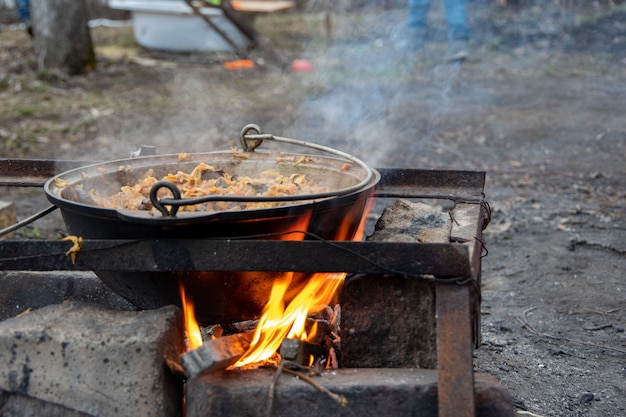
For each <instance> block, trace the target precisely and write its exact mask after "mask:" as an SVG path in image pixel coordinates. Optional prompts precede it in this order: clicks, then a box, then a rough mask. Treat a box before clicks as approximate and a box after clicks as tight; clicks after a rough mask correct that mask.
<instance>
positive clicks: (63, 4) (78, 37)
mask: <svg viewBox="0 0 626 417" xmlns="http://www.w3.org/2000/svg"><path fill="white" fill-rule="evenodd" d="M31 9H32V10H31V14H32V21H33V29H34V35H35V54H36V57H37V67H38V69H39V70H40V71H44V70H51V69H56V70H60V71H62V72H65V73H67V74H69V75H76V74H82V73H85V72H87V71H89V70H91V69H93V68H94V66H95V63H96V56H95V53H94V49H93V44H92V42H91V34H90V32H89V26H88V24H87V23H88V20H87V7H86V5H85V1H84V0H32V1H31Z"/></svg>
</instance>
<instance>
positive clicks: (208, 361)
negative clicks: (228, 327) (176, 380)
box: [180, 333, 253, 378]
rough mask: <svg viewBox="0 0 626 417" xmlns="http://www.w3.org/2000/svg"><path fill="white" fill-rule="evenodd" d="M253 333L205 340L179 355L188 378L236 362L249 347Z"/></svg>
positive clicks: (226, 366) (224, 367)
mask: <svg viewBox="0 0 626 417" xmlns="http://www.w3.org/2000/svg"><path fill="white" fill-rule="evenodd" d="M252 335H253V333H238V334H233V335H229V336H224V337H218V338H216V339H212V340H207V341H205V342H204V344H203V345H202V346H200V347H199V348H197V349H194V350H191V351H189V352H187V353H184V354H182V355H181V356H180V364H181V365H182V366H183V369H184V370H185V374H186V375H187V377H189V378H195V377H198V376H200V375H202V374H206V373H210V372H215V371H218V370H221V369H226V368H228V367H229V366H230V365H232V364H234V363H235V362H237V360H238V359H239V358H241V356H243V354H244V353H245V352H246V350H248V348H249V347H250V341H251V340H252Z"/></svg>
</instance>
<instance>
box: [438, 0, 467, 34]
mask: <svg viewBox="0 0 626 417" xmlns="http://www.w3.org/2000/svg"><path fill="white" fill-rule="evenodd" d="M443 7H444V9H445V11H446V20H447V22H448V34H449V37H450V39H469V37H470V28H469V26H468V25H467V3H466V1H465V0H443Z"/></svg>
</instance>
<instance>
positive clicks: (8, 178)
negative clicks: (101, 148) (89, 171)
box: [0, 158, 93, 187]
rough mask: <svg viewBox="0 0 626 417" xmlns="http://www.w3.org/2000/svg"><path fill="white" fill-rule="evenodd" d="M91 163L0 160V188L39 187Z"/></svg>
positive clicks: (46, 160) (47, 160)
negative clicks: (57, 176) (55, 177)
mask: <svg viewBox="0 0 626 417" xmlns="http://www.w3.org/2000/svg"><path fill="white" fill-rule="evenodd" d="M92 163H93V162H88V161H64V160H58V161H57V160H49V159H7V158H0V186H17V187H40V186H42V185H44V184H45V182H46V181H47V180H48V179H50V178H51V177H53V176H55V175H57V174H60V173H62V172H65V171H69V170H70V169H74V168H79V167H81V166H85V165H90V164H92Z"/></svg>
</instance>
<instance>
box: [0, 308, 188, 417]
mask: <svg viewBox="0 0 626 417" xmlns="http://www.w3.org/2000/svg"><path fill="white" fill-rule="evenodd" d="M183 346H184V342H183V329H182V320H181V314H180V310H179V309H178V308H176V307H174V306H168V307H163V308H161V309H159V310H148V311H141V312H127V311H114V310H106V309H103V308H101V307H99V306H95V305H88V304H82V303H75V302H68V303H63V304H57V305H52V306H47V307H43V308H41V309H39V310H35V311H32V312H30V313H28V314H24V315H21V316H18V317H14V318H11V319H7V320H5V321H3V322H0V393H1V394H0V395H1V397H2V398H3V399H4V400H6V401H0V415H9V414H5V411H4V410H3V409H2V407H7V406H10V407H14V406H15V405H16V404H20V403H21V404H22V406H23V407H24V410H23V411H25V410H28V409H30V410H34V411H33V415H40V416H41V415H77V416H89V417H104V416H107V417H108V416H110V417H114V416H115V417H120V416H132V417H153V416H159V417H160V416H168V417H173V416H179V415H180V412H181V400H182V387H181V385H182V384H181V383H180V380H179V379H177V378H176V377H175V376H174V375H173V374H172V373H171V372H170V370H169V368H168V367H167V366H166V358H168V359H170V360H173V361H178V356H179V355H180V353H182V351H183ZM7 404H8V405H7ZM63 409H65V410H66V411H67V412H66V414H62V413H61V412H60V411H59V410H63ZM55 413H61V414H55ZM15 415H25V414H19V413H18V414H15Z"/></svg>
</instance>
